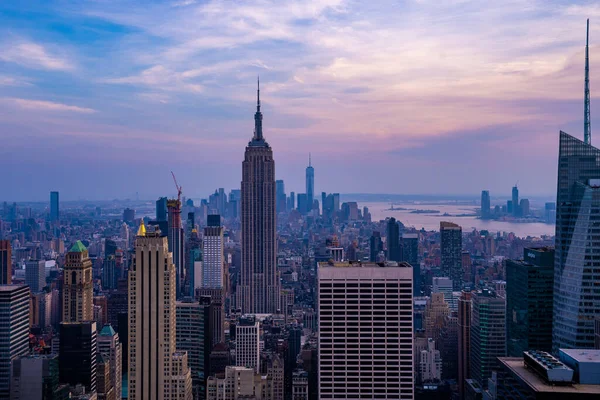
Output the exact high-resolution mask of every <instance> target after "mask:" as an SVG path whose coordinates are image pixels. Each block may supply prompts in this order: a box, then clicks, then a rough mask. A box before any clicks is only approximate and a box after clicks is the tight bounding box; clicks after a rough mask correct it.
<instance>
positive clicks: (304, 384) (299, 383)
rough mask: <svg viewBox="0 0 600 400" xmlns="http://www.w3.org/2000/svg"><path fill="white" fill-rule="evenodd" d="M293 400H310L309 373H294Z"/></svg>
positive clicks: (300, 371)
mask: <svg viewBox="0 0 600 400" xmlns="http://www.w3.org/2000/svg"><path fill="white" fill-rule="evenodd" d="M292 400H308V372H306V371H302V370H299V371H294V372H293V373H292Z"/></svg>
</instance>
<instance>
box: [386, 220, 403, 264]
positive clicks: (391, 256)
mask: <svg viewBox="0 0 600 400" xmlns="http://www.w3.org/2000/svg"><path fill="white" fill-rule="evenodd" d="M386 242H387V243H386V244H387V259H388V261H401V260H402V252H401V250H400V226H399V225H398V223H397V222H396V218H394V217H392V218H390V219H389V220H388V222H387V237H386Z"/></svg>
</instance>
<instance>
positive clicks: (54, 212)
mask: <svg viewBox="0 0 600 400" xmlns="http://www.w3.org/2000/svg"><path fill="white" fill-rule="evenodd" d="M59 219H60V211H59V202H58V192H50V221H52V222H55V221H58V220H59Z"/></svg>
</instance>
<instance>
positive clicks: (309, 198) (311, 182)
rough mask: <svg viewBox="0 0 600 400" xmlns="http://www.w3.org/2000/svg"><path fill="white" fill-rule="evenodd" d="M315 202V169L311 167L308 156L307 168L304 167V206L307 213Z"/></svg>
mask: <svg viewBox="0 0 600 400" xmlns="http://www.w3.org/2000/svg"><path fill="white" fill-rule="evenodd" d="M314 201H315V169H314V168H313V166H312V160H311V157H310V154H309V155H308V167H306V203H307V204H306V205H307V207H308V208H307V209H306V211H307V212H310V211H311V210H312V208H313V203H314Z"/></svg>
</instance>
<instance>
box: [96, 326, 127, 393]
mask: <svg viewBox="0 0 600 400" xmlns="http://www.w3.org/2000/svg"><path fill="white" fill-rule="evenodd" d="M98 353H99V354H101V355H102V356H103V357H104V358H105V359H106V360H107V361H108V362H109V364H110V370H109V376H110V383H111V386H112V387H113V388H114V393H115V399H119V398H121V386H122V375H123V374H122V372H121V371H122V369H121V368H122V363H123V346H122V345H121V342H120V341H119V334H118V333H117V332H115V330H114V329H113V327H112V325H110V324H106V325H104V326H103V327H102V330H100V333H99V334H98ZM125 356H127V355H125Z"/></svg>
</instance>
